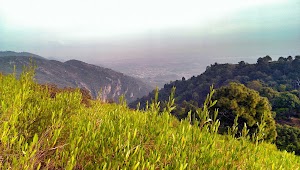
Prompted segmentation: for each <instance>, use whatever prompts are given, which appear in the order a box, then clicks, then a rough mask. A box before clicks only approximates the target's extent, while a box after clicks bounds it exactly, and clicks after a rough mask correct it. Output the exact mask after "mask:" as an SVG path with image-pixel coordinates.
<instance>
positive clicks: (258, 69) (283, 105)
mask: <svg viewBox="0 0 300 170" xmlns="http://www.w3.org/2000/svg"><path fill="white" fill-rule="evenodd" d="M232 82H235V83H240V84H243V85H245V86H246V87H248V88H250V89H253V90H256V91H258V92H259V98H261V97H266V98H268V100H269V101H268V102H270V104H271V108H272V118H274V119H275V120H276V123H277V124H282V125H290V126H293V127H295V128H299V127H300V111H299V110H300V99H299V97H300V56H295V57H294V58H293V57H291V56H288V57H287V58H284V57H280V58H279V59H278V60H277V61H272V58H271V57H270V56H265V57H262V58H259V59H258V60H257V63H256V64H248V63H246V62H244V61H241V62H239V63H238V64H228V63H227V64H218V63H215V64H212V65H211V66H208V67H207V68H206V71H205V72H204V73H202V74H201V75H198V76H193V77H191V78H190V79H187V80H186V79H183V80H182V81H180V80H176V81H174V82H171V83H170V84H166V85H165V86H164V88H162V89H161V90H160V91H159V94H160V96H159V98H158V101H161V102H162V101H165V100H167V99H168V96H169V91H170V89H171V88H172V87H173V86H175V87H176V93H175V95H174V97H175V105H176V110H174V111H173V112H172V114H173V115H175V116H176V117H177V118H179V119H185V118H186V117H187V116H188V112H189V111H190V110H191V111H192V113H191V114H192V115H194V117H196V118H197V114H196V110H197V108H199V107H202V105H201V104H202V103H203V102H204V100H205V96H206V94H208V93H209V87H210V86H211V85H212V84H213V85H214V87H216V88H217V89H219V88H222V87H223V86H227V85H229V84H230V83H232ZM153 96H154V92H152V93H150V94H149V95H148V96H145V97H143V98H141V99H139V100H137V101H136V102H133V103H131V104H130V107H135V106H136V104H137V103H140V105H141V108H143V107H145V103H146V101H147V100H150V99H151V98H153ZM219 97H221V96H219ZM230 100H232V99H230ZM253 101H255V100H253ZM219 102H220V101H219ZM225 103H226V102H225ZM244 103H245V104H239V105H238V107H233V108H234V109H233V108H230V109H229V110H230V113H234V112H236V113H240V112H241V109H243V108H244V109H247V108H245V107H243V106H244V105H247V103H251V98H248V99H245V100H244ZM264 103H267V101H266V100H264ZM223 104H224V103H223ZM217 105H218V104H217ZM266 105H267V104H266ZM218 107H219V109H220V114H219V119H220V121H221V127H220V129H222V126H225V127H226V126H229V127H230V128H231V125H233V124H234V120H235V116H236V114H230V118H229V119H228V120H224V119H222V118H221V117H220V116H221V115H222V114H223V113H224V111H222V110H228V107H227V106H226V105H221V104H219V106H218ZM264 110H266V111H267V112H269V109H264ZM254 112H256V109H255V110H253V109H252V111H251V112H248V113H247V115H248V114H249V115H248V116H247V117H248V118H249V117H251V114H254ZM244 117H245V115H244ZM265 118H267V119H270V120H271V119H272V118H271V117H270V114H268V116H267V117H265ZM254 120H255V121H252V123H254V122H256V121H257V120H259V119H256V118H255V119H254ZM272 121H273V120H271V122H272ZM243 122H247V121H246V120H243V118H241V117H240V118H238V120H237V123H238V128H239V129H240V130H241V129H242V128H243ZM257 122H259V121H257ZM226 124H227V125H226ZM250 124H251V123H250ZM272 124H273V123H271V124H270V125H271V126H270V127H272V129H274V125H272ZM247 126H249V124H247ZM250 126H251V125H250ZM250 126H249V127H248V128H249V129H250V133H251V127H250ZM256 127H257V128H258V126H256ZM252 132H253V131H252ZM239 133H240V132H239ZM277 133H278V134H279V135H278V136H280V134H281V132H279V131H278V130H277ZM273 134H274V133H273ZM272 136H273V137H274V135H272ZM275 136H276V135H275ZM273 137H271V138H273ZM271 138H270V139H271ZM279 138H280V137H279ZM279 138H278V139H279ZM280 140H281V139H280ZM295 141H298V142H300V137H299V136H296V138H295ZM275 143H276V144H278V142H276V141H275ZM280 143H281V145H278V147H279V148H280V149H284V148H285V147H286V150H288V151H295V153H296V154H298V152H296V150H293V149H291V148H295V147H289V146H288V144H287V143H288V142H283V143H282V142H280ZM291 143H293V141H291Z"/></svg>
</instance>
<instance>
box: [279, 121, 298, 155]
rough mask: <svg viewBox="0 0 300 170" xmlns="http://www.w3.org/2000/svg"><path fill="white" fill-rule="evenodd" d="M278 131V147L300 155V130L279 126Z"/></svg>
mask: <svg viewBox="0 0 300 170" xmlns="http://www.w3.org/2000/svg"><path fill="white" fill-rule="evenodd" d="M276 129H277V133H278V137H277V139H276V145H277V147H278V148H279V149H281V150H287V151H288V152H295V154H296V155H300V129H298V128H295V127H291V126H288V125H283V126H282V125H277V126H276Z"/></svg>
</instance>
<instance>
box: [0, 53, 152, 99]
mask: <svg viewBox="0 0 300 170" xmlns="http://www.w3.org/2000/svg"><path fill="white" fill-rule="evenodd" d="M30 55H31V54H30V53H14V52H2V53H0V56H2V57H0V72H4V73H12V72H13V69H14V66H16V72H17V74H20V73H21V71H22V68H23V67H24V65H28V64H30V58H31V57H30ZM33 56H34V57H33V58H32V59H33V60H34V63H35V65H37V68H36V76H35V78H36V80H37V81H38V82H39V83H41V84H45V83H52V84H56V85H58V86H59V87H79V88H85V89H87V90H89V91H90V92H91V95H92V96H93V97H96V96H97V93H98V92H99V91H100V89H102V94H101V97H102V99H104V100H111V99H113V100H114V101H118V99H119V97H120V95H122V94H125V98H126V100H127V101H128V102H131V101H133V100H135V99H136V98H138V97H142V96H144V95H146V94H148V92H149V91H150V90H151V89H152V88H151V87H150V86H149V85H147V84H145V83H143V82H142V81H140V80H138V79H135V78H133V77H129V76H126V75H124V74H122V73H119V72H116V71H113V70H111V69H108V68H103V67H99V66H95V65H91V64H87V63H84V62H81V61H77V60H70V61H66V62H60V61H55V60H47V59H44V58H42V57H36V55H33Z"/></svg>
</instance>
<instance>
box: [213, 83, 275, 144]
mask: <svg viewBox="0 0 300 170" xmlns="http://www.w3.org/2000/svg"><path fill="white" fill-rule="evenodd" d="M214 99H215V100H217V101H218V102H217V104H216V106H215V107H216V108H219V119H220V121H221V126H223V130H226V128H227V127H231V126H232V125H233V123H234V118H235V117H236V116H238V117H239V121H238V122H239V125H240V126H243V125H244V123H246V124H247V127H248V128H249V129H250V132H251V133H255V131H256V130H257V128H258V124H261V123H266V127H265V129H266V131H265V132H266V134H265V137H264V138H265V139H267V140H270V141H272V140H274V139H275V138H276V127H275V120H274V118H273V117H272V111H271V106H270V103H269V101H268V99H267V98H264V97H261V96H260V95H259V93H258V92H257V91H255V90H252V89H249V88H247V87H246V86H244V85H243V84H239V83H230V84H229V85H228V86H223V87H221V88H219V89H217V91H216V95H215V96H214ZM257 123H258V124H257ZM240 130H242V128H240Z"/></svg>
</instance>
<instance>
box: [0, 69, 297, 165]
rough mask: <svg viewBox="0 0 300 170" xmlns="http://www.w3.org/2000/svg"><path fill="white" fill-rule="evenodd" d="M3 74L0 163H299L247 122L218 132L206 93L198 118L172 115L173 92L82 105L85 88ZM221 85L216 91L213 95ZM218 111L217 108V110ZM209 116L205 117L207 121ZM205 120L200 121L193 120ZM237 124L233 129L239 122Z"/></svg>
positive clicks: (0, 85)
mask: <svg viewBox="0 0 300 170" xmlns="http://www.w3.org/2000/svg"><path fill="white" fill-rule="evenodd" d="M32 78H33V71H32V70H31V71H30V70H29V71H28V72H23V73H22V74H21V77H20V79H16V78H15V76H14V75H12V74H11V75H6V76H4V75H2V74H0V92H1V93H0V102H1V107H0V121H1V124H0V169H68V170H71V169H182V170H183V169H270V168H271V169H292V170H294V169H299V167H300V158H299V157H297V156H295V155H293V154H290V153H287V152H285V151H284V152H281V151H278V150H277V149H276V147H275V146H274V145H272V144H270V143H265V142H264V141H262V140H261V139H262V138H261V137H262V136H261V135H263V129H260V131H259V132H258V133H257V134H256V135H255V136H254V137H252V138H250V136H249V135H248V134H247V131H248V130H247V128H244V131H243V136H241V137H239V138H238V139H236V138H233V136H234V131H232V132H233V133H232V134H231V135H219V134H217V133H216V132H217V130H218V126H219V125H220V124H219V121H218V120H216V119H213V120H212V121H210V119H211V118H210V116H209V114H208V110H207V108H210V107H211V106H213V105H214V104H215V102H213V101H212V100H211V97H212V95H209V96H210V97H208V98H207V100H206V102H205V105H206V106H207V107H206V109H205V107H204V108H203V110H202V111H201V112H199V115H201V117H202V118H205V119H201V120H199V121H196V120H191V119H186V120H182V121H179V120H178V119H176V118H175V117H173V116H171V114H170V112H171V111H172V110H173V109H174V101H173V98H172V94H171V95H170V99H169V100H168V101H167V105H166V107H165V108H162V109H163V112H160V106H159V102H158V101H155V102H153V103H150V106H149V109H147V110H146V111H139V110H132V109H129V108H128V107H127V106H126V105H125V102H124V101H122V100H121V101H120V104H119V105H117V104H108V103H102V102H100V101H90V105H89V106H87V105H85V104H82V95H81V93H79V91H60V92H57V93H56V95H55V96H51V90H50V91H49V89H47V88H45V87H42V86H40V85H38V84H37V83H36V82H34V81H33V80H32ZM213 92H214V90H211V94H213ZM215 113H216V112H215ZM203 122H204V123H203ZM191 123H193V124H194V125H196V124H198V125H199V126H192V125H191ZM233 129H234V127H233Z"/></svg>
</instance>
